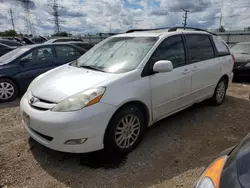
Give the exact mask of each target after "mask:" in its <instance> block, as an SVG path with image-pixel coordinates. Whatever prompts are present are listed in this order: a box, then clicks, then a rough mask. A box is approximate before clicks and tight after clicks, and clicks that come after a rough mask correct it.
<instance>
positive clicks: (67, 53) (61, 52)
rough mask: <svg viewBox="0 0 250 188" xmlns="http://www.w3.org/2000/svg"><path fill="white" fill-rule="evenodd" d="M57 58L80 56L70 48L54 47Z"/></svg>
mask: <svg viewBox="0 0 250 188" xmlns="http://www.w3.org/2000/svg"><path fill="white" fill-rule="evenodd" d="M55 49H56V54H57V57H58V58H60V59H63V58H68V57H75V56H80V55H81V54H80V53H79V52H78V51H77V50H76V49H75V48H73V47H70V46H55Z"/></svg>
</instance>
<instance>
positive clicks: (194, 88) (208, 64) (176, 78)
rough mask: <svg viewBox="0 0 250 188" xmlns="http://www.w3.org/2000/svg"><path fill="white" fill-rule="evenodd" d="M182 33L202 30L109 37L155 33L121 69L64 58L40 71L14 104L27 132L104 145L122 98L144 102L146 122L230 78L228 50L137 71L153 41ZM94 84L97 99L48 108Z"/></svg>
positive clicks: (71, 148)
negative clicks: (137, 58)
mask: <svg viewBox="0 0 250 188" xmlns="http://www.w3.org/2000/svg"><path fill="white" fill-rule="evenodd" d="M183 33H195V34H196V33H200V34H207V33H205V32H192V31H185V32H159V33H158V32H135V33H129V34H122V35H117V36H113V38H115V37H149V36H154V37H159V39H158V41H157V42H156V43H155V45H154V46H153V47H152V48H151V50H150V51H149V52H148V53H147V54H146V56H145V57H144V58H143V60H142V61H141V62H140V63H139V65H138V67H137V68H136V69H134V70H132V71H129V72H126V73H119V74H114V73H106V72H99V71H95V70H89V69H85V68H76V67H72V66H70V65H68V64H67V65H63V66H61V67H59V68H56V69H53V70H51V71H49V72H47V73H44V74H43V75H40V76H39V77H37V78H36V79H35V80H34V81H33V82H32V83H31V85H30V87H29V89H28V91H27V92H26V94H25V95H24V96H23V98H22V100H21V104H20V107H21V114H22V117H23V119H24V123H25V128H26V130H27V132H28V133H29V135H30V136H31V137H32V138H34V139H35V140H36V141H38V142H39V143H41V144H43V145H45V146H46V147H49V148H51V149H54V150H59V151H65V152H74V153H85V152H91V151H96V150H100V149H103V148H104V144H103V139H104V135H105V131H106V128H107V126H108V123H109V121H110V119H111V117H112V116H113V115H114V114H115V112H116V111H117V110H118V109H119V108H120V107H121V106H123V105H124V104H126V103H128V102H131V101H139V102H141V103H142V104H144V105H145V106H146V107H147V109H148V111H149V122H148V126H150V125H152V124H153V123H155V122H156V121H159V120H161V119H163V118H164V117H166V116H169V115H171V114H173V113H175V112H178V111H180V110H182V109H184V108H187V107H188V106H191V105H193V104H194V103H196V102H200V101H202V100H204V99H207V98H210V97H212V95H213V93H214V89H215V87H216V85H217V83H218V82H219V80H220V78H221V77H222V76H223V75H227V76H228V77H229V80H231V79H232V76H233V74H232V69H233V61H232V57H231V56H225V57H216V58H214V59H210V60H206V61H202V62H198V63H194V64H187V65H185V66H182V67H179V68H176V69H173V70H172V71H171V72H165V73H158V74H153V75H150V76H145V77H143V76H142V71H143V68H144V67H145V65H146V63H147V62H148V60H149V58H150V57H151V55H152V54H153V52H154V51H155V49H156V48H157V47H158V45H159V44H160V43H161V42H162V41H163V40H164V39H166V38H168V37H169V36H173V35H177V34H178V35H179V34H183ZM102 43H103V42H101V43H100V44H98V45H96V46H95V47H94V48H96V47H97V46H100V45H102ZM99 86H104V87H106V91H105V93H104V95H103V96H102V98H101V100H100V102H99V103H97V104H94V105H92V106H89V107H85V108H82V109H81V110H77V111H71V112H53V111H51V109H52V108H53V107H54V106H55V105H57V104H58V103H59V102H60V101H62V100H64V99H66V98H68V97H70V96H72V95H74V94H76V93H79V92H81V91H84V90H86V89H89V88H96V87H99ZM32 97H36V98H38V102H37V101H36V103H34V104H33V106H31V105H30V104H29V100H31V98H32ZM41 109H42V110H41ZM44 109H45V110H44ZM26 116H28V118H29V119H26ZM38 133H39V134H43V135H46V136H49V137H52V138H53V140H52V141H48V140H46V139H45V138H43V137H42V136H41V135H39V134H38ZM83 138H84V139H85V138H86V139H87V140H86V142H84V143H83V144H79V145H66V144H65V142H66V141H67V140H70V139H83Z"/></svg>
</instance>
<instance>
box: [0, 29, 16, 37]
mask: <svg viewBox="0 0 250 188" xmlns="http://www.w3.org/2000/svg"><path fill="white" fill-rule="evenodd" d="M0 35H1V36H18V34H17V32H16V31H15V30H12V29H10V30H5V31H3V32H0Z"/></svg>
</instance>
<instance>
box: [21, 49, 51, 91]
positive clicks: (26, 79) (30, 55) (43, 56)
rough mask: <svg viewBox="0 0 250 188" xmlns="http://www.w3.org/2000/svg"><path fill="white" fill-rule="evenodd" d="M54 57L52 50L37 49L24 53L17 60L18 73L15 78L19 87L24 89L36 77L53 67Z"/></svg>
mask: <svg viewBox="0 0 250 188" xmlns="http://www.w3.org/2000/svg"><path fill="white" fill-rule="evenodd" d="M54 62H55V56H54V52H53V48H52V47H51V46H47V47H37V48H34V49H31V51H29V52H27V53H25V54H24V55H23V56H22V57H20V59H19V60H18V63H19V73H18V75H17V78H18V80H19V82H20V86H21V87H22V88H23V89H25V88H26V87H28V85H29V84H30V82H31V81H32V80H33V79H34V78H35V77H37V76H38V75H40V74H42V73H44V72H46V71H48V70H50V69H52V68H54V67H55V63H54Z"/></svg>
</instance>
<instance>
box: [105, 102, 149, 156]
mask: <svg viewBox="0 0 250 188" xmlns="http://www.w3.org/2000/svg"><path fill="white" fill-rule="evenodd" d="M144 128H145V121H144V117H143V114H142V112H141V111H140V109H139V108H138V107H137V106H134V105H128V106H125V107H123V108H122V109H121V110H120V111H119V112H118V113H117V114H115V116H114V117H113V118H112V120H111V121H110V123H109V125H108V128H107V131H106V134H105V139H104V147H105V150H106V151H108V152H115V153H122V154H127V153H129V152H131V151H132V150H133V149H135V147H136V146H137V145H138V144H139V142H140V139H141V138H142V135H143V133H144Z"/></svg>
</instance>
